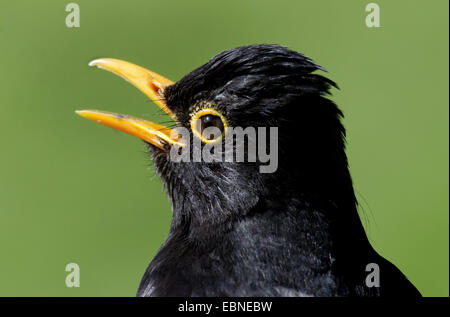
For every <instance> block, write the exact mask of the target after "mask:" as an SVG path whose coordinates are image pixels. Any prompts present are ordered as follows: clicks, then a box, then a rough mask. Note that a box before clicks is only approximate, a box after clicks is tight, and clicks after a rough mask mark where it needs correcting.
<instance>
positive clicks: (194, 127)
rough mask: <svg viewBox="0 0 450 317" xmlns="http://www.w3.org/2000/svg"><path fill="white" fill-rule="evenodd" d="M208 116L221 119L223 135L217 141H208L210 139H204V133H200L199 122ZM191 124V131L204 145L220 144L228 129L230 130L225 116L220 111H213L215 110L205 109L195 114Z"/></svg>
mask: <svg viewBox="0 0 450 317" xmlns="http://www.w3.org/2000/svg"><path fill="white" fill-rule="evenodd" d="M206 116H212V117H217V118H219V119H220V121H221V125H222V126H223V130H222V134H221V135H220V136H219V137H217V138H215V139H208V138H205V137H204V135H203V134H202V131H199V122H200V121H199V120H202V118H203V117H206ZM208 118H210V117H208ZM190 123H191V130H192V132H193V133H194V134H195V136H197V137H198V138H199V139H200V140H201V141H202V142H203V143H216V142H218V141H219V140H221V139H222V137H223V136H224V135H225V134H226V133H227V129H228V122H227V120H226V119H225V117H224V116H223V114H222V113H220V112H219V111H217V110H216V109H213V108H203V109H201V110H199V111H197V112H195V113H194V114H193V115H192V116H191V122H190ZM200 124H201V123H200Z"/></svg>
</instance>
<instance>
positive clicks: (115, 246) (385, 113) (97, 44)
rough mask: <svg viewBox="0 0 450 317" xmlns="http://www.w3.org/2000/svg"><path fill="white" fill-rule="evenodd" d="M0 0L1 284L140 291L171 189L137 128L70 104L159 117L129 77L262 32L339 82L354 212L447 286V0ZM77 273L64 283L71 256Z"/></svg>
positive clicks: (393, 249)
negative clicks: (375, 22)
mask: <svg viewBox="0 0 450 317" xmlns="http://www.w3.org/2000/svg"><path fill="white" fill-rule="evenodd" d="M69 2H70V1H39V2H38V1H5V0H1V1H0V43H1V44H0V45H1V47H0V140H1V143H0V145H1V147H0V154H1V155H0V257H1V258H0V295H3V296H15V295H20V296H134V295H135V292H136V290H137V287H138V284H139V281H140V278H141V276H142V274H143V272H144V270H145V268H146V266H147V264H148V263H149V262H150V260H151V259H152V258H153V256H154V255H155V253H156V251H157V250H158V248H159V246H160V245H161V243H162V242H163V241H164V239H165V237H166V235H167V233H168V229H169V225H170V219H171V212H170V206H169V203H168V200H167V198H166V196H165V194H164V192H163V190H162V188H161V182H160V180H159V179H158V177H157V176H155V173H154V170H153V168H152V165H151V161H150V158H149V157H148V155H147V154H146V151H145V150H144V146H143V143H142V142H141V141H139V140H138V139H135V138H132V137H130V136H128V135H125V134H123V133H120V132H117V131H113V130H112V129H108V128H105V127H102V126H100V125H98V124H94V123H93V122H91V121H88V120H86V119H83V118H81V117H79V116H76V115H75V114H74V110H76V109H83V108H87V109H89V108H91V109H92V108H93V109H100V110H108V111H115V112H119V113H127V114H132V115H136V116H139V117H142V118H146V119H149V120H153V121H157V122H158V121H159V122H161V121H164V120H166V119H165V118H163V117H161V116H159V115H157V114H158V113H159V112H158V111H157V110H156V107H155V106H154V105H153V104H152V102H151V101H149V100H147V99H146V97H145V96H144V95H143V94H142V93H140V92H139V91H138V90H136V89H135V88H134V87H133V86H131V85H129V84H128V83H126V82H125V81H123V80H122V79H120V78H118V77H116V76H114V75H112V74H110V73H107V72H104V71H100V70H94V69H92V68H89V67H88V65H87V64H88V62H89V61H90V60H92V59H94V58H98V57H115V58H120V59H125V60H128V61H131V62H134V63H136V64H138V65H142V66H145V67H147V68H149V69H152V70H154V71H156V72H159V73H161V74H163V75H165V76H167V77H168V78H171V79H173V80H178V79H180V78H181V77H182V76H183V75H184V74H186V73H187V72H189V71H190V70H192V69H194V68H196V67H198V66H200V65H201V64H203V63H204V62H206V61H207V60H208V59H209V58H211V57H212V56H213V55H215V54H217V53H219V52H220V51H222V50H224V49H228V48H232V47H235V46H239V45H245V44H254V43H278V44H281V45H286V46H289V47H290V48H292V49H294V50H297V51H300V52H303V53H304V54H306V55H307V56H309V57H311V58H312V59H314V60H315V61H316V62H318V63H319V64H321V65H323V66H324V67H326V68H327V69H328V71H329V74H328V76H329V77H330V78H331V79H333V80H335V81H336V82H337V83H338V84H339V86H340V88H341V90H334V91H333V93H334V97H333V99H334V100H335V101H336V102H337V103H338V105H339V106H340V107H341V109H343V111H344V113H345V120H344V123H345V126H346V128H347V130H348V155H349V159H350V165H351V172H352V175H353V179H354V183H355V188H356V190H357V196H358V198H359V200H360V202H361V208H360V215H361V217H362V219H363V222H364V224H365V226H366V229H367V232H368V235H369V238H370V240H371V242H372V243H373V245H374V246H375V248H376V249H377V250H378V251H379V252H380V253H381V254H382V255H384V256H385V257H386V258H388V259H389V260H391V261H392V262H393V263H395V264H396V265H397V266H398V267H399V268H400V269H401V270H402V271H403V272H404V273H405V274H406V275H407V276H408V277H409V279H410V280H411V281H412V282H413V283H414V284H415V285H416V286H417V287H418V289H419V290H420V291H421V292H422V293H423V295H427V296H448V294H449V263H448V261H449V252H448V251H449V245H448V243H449V231H448V228H449V218H448V215H449V171H448V167H449V140H448V137H449V113H448V110H449V100H448V96H449V94H448V84H449V82H448V81H449V80H448V78H449V77H448V56H449V55H448V53H449V52H448V44H449V43H448V35H449V34H448V27H449V24H448V9H449V8H448V1H447V0H435V1H425V0H422V1H376V2H377V3H378V4H379V5H380V9H381V15H380V16H381V27H380V28H368V27H366V25H365V17H366V14H367V13H366V12H365V6H366V4H367V3H369V2H370V1H368V0H367V1H340V2H338V1H332V0H330V1H313V0H310V1H285V0H283V1H280V0H277V1H273V0H271V1H262V0H252V1H238V0H232V1H170V0H164V1H162V0H158V1H155V0H152V1H98V0H96V1H87V0H78V1H76V3H78V4H79V5H80V9H81V27H80V28H72V29H71V28H67V27H66V25H65V19H66V15H67V14H68V13H67V12H66V11H65V6H66V4H67V3H69ZM70 262H76V263H78V264H79V265H80V268H81V287H80V288H67V287H66V286H65V277H66V274H67V273H66V272H65V265H66V264H67V263H70Z"/></svg>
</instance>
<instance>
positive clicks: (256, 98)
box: [78, 45, 355, 236]
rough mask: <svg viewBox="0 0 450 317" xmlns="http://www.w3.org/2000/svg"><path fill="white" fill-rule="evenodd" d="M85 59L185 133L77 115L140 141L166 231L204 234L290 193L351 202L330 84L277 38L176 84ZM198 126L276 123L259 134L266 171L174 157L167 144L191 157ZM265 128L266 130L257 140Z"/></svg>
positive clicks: (119, 118)
mask: <svg viewBox="0 0 450 317" xmlns="http://www.w3.org/2000/svg"><path fill="white" fill-rule="evenodd" d="M90 65H96V66H98V67H100V68H103V69H106V70H109V71H111V72H113V73H116V74H118V75H120V76H122V77H124V78H125V79H126V80H128V81H129V82H131V83H132V84H134V85H135V86H136V87H138V88H139V89H141V90H142V91H143V92H144V93H146V94H147V95H148V96H149V97H150V98H151V99H152V100H154V101H155V103H157V105H158V106H159V107H160V108H161V109H163V110H164V111H165V112H166V113H168V114H169V115H170V116H171V117H172V119H173V120H174V122H175V125H176V126H177V127H184V128H185V129H186V130H187V131H188V132H189V137H190V138H189V140H188V141H186V140H183V139H180V136H179V135H178V134H174V133H173V131H172V129H170V128H167V127H164V126H161V125H157V124H155V123H150V122H148V121H145V120H141V119H137V118H134V117H130V116H125V115H118V114H112V113H106V112H100V111H88V110H84V111H79V112H78V113H79V114H80V115H82V116H84V117H87V118H89V119H91V120H94V121H98V122H100V123H102V124H105V125H107V126H110V127H113V128H116V129H119V130H122V131H125V132H128V133H130V134H132V135H135V136H138V137H139V138H141V139H143V140H144V141H146V142H147V144H148V145H149V148H150V150H151V153H152V156H153V159H154V163H155V166H156V169H157V172H158V174H159V175H160V176H161V178H162V180H163V183H164V185H165V187H166V189H167V193H168V196H169V198H170V200H171V203H172V210H173V224H172V228H173V229H175V228H177V227H179V226H182V227H184V228H187V227H189V228H190V229H189V230H190V231H191V232H192V234H196V235H200V236H201V235H202V234H203V233H204V232H211V226H214V225H222V224H226V223H227V222H228V220H229V219H235V218H239V217H241V216H243V215H245V214H247V213H250V212H251V211H252V210H253V207H255V206H256V205H257V204H262V205H264V204H276V203H281V202H283V201H284V202H286V201H291V200H292V199H296V200H304V201H305V202H307V203H314V202H317V203H318V204H327V205H330V206H335V207H336V206H337V207H344V208H346V207H350V208H351V209H354V206H355V197H354V194H353V188H352V184H351V179H350V175H349V173H348V168H347V158H346V155H345V152H344V150H345V140H344V138H345V130H344V128H343V126H342V124H341V122H340V119H341V116H342V113H341V112H340V110H339V109H338V108H337V107H336V106H335V104H334V103H333V102H332V101H330V100H329V99H328V98H327V95H328V94H329V89H330V87H331V86H335V84H334V83H333V82H332V81H331V80H329V79H327V78H325V77H323V76H322V75H319V74H316V73H315V72H316V71H325V70H324V69H323V68H322V67H321V66H319V65H317V64H315V63H314V62H312V61H311V60H310V59H308V58H306V57H305V56H303V55H302V54H300V53H297V52H294V51H291V50H288V49H286V48H284V47H281V46H278V45H251V46H243V47H238V48H235V49H231V50H227V51H224V52H222V53H220V54H218V55H217V56H215V57H214V58H212V59H211V60H210V61H209V62H207V63H206V64H205V65H203V66H201V67H199V68H197V69H196V70H194V71H192V72H191V73H189V74H188V75H186V76H185V77H184V78H182V79H181V80H179V81H178V82H176V83H172V82H171V81H170V80H168V79H166V78H164V77H162V76H160V75H158V74H155V73H153V72H151V71H148V70H146V69H144V68H141V67H139V66H136V65H133V64H130V63H127V62H123V61H119V60H113V59H99V60H95V61H93V62H91V64H90ZM207 126H214V127H216V128H218V129H219V130H220V131H221V132H223V131H224V130H226V129H227V128H229V127H241V128H243V129H245V128H248V127H253V128H257V127H267V128H269V127H277V128H278V135H277V145H278V148H276V149H274V148H272V149H270V146H269V145H270V144H269V143H270V142H269V141H265V142H266V144H267V145H268V148H269V149H268V151H269V150H271V151H277V160H278V162H277V166H276V169H275V170H274V171H273V173H261V169H260V167H261V166H262V165H263V163H262V162H261V160H260V158H259V157H257V159H256V161H255V162H250V161H246V162H223V161H217V162H209V163H206V162H193V161H192V160H189V162H174V161H173V160H172V159H171V156H170V153H172V152H171V149H173V148H174V147H177V148H179V149H181V152H183V151H185V150H186V149H190V151H189V153H190V154H189V155H190V158H192V155H193V154H192V153H193V152H194V149H195V147H196V145H195V144H196V143H195V142H194V140H198V139H202V142H200V143H199V144H200V146H201V147H204V146H205V145H206V144H209V142H208V139H204V136H203V135H202V134H201V129H202V127H207ZM199 131H200V133H199ZM269 134H270V130H267V138H268V139H267V140H269ZM211 138H213V139H214V137H211ZM258 138H259V136H258ZM218 139H219V142H222V143H224V142H225V138H218ZM194 143H195V144H194ZM233 149H236V144H234V148H233ZM244 149H245V151H246V153H245V154H246V155H247V154H248V153H247V152H248V148H247V147H244ZM246 157H247V156H246ZM338 216H342V215H338ZM333 217H336V215H333ZM206 227H207V228H209V231H207V230H205V228H206Z"/></svg>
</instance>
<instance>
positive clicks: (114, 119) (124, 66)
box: [76, 58, 183, 150]
mask: <svg viewBox="0 0 450 317" xmlns="http://www.w3.org/2000/svg"><path fill="white" fill-rule="evenodd" d="M89 66H97V67H98V68H101V69H104V70H107V71H110V72H112V73H114V74H116V75H118V76H120V77H122V78H124V79H125V80H126V81H128V82H130V83H131V84H133V85H134V86H136V87H137V88H138V89H139V90H141V91H142V92H143V93H144V94H146V95H147V96H148V97H149V98H150V99H151V100H152V101H153V102H154V103H156V105H158V107H160V108H161V109H162V110H163V111H164V112H166V113H167V114H168V115H169V116H170V117H171V118H172V119H173V120H174V121H177V118H176V116H175V115H174V114H173V112H172V111H170V109H169V108H168V107H167V105H166V103H165V102H164V95H163V92H164V89H165V88H166V87H167V86H170V85H172V84H173V82H172V81H171V80H169V79H167V78H165V77H163V76H161V75H159V74H157V73H154V72H152V71H150V70H148V69H145V68H143V67H140V66H137V65H134V64H132V63H128V62H125V61H121V60H118V59H113V58H101V59H96V60H94V61H92V62H90V63H89ZM76 113H77V114H79V115H80V116H82V117H85V118H87V119H90V120H92V121H96V122H98V123H101V124H103V125H106V126H108V127H111V128H113V129H116V130H120V131H123V132H126V133H129V134H131V135H134V136H136V137H138V138H140V139H142V140H144V141H147V142H149V143H151V144H153V145H155V146H157V147H159V148H160V149H163V150H164V149H166V147H167V145H169V146H170V145H173V144H178V145H181V146H183V144H181V143H179V142H178V137H176V136H175V135H177V134H176V133H174V131H172V129H170V128H168V127H165V126H162V125H160V124H157V123H153V122H149V121H146V120H143V119H139V118H135V117H132V116H128V115H122V114H117V113H111V112H104V111H98V110H78V111H76Z"/></svg>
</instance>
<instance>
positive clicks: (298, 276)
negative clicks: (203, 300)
mask: <svg viewBox="0 0 450 317" xmlns="http://www.w3.org/2000/svg"><path fill="white" fill-rule="evenodd" d="M320 70H322V71H324V69H323V68H322V67H320V66H319V65H317V64H315V63H314V62H312V61H311V60H310V59H308V58H306V57H305V56H303V55H301V54H299V53H297V52H293V51H291V50H288V49H286V48H284V47H281V46H278V45H252V46H244V47H238V48H235V49H231V50H227V51H224V52H222V53H220V54H219V55H217V56H215V57H214V58H213V59H211V60H210V61H209V62H207V63H206V64H205V65H203V66H201V67H199V68H198V69H196V70H194V71H193V72H191V73H190V74H188V75H186V76H185V77H184V78H182V79H181V80H180V81H178V82H177V83H175V84H174V85H172V86H169V87H167V89H166V90H165V92H164V97H165V100H166V103H167V106H168V107H169V108H170V109H171V110H172V111H173V113H175V114H176V116H177V118H178V124H179V125H181V126H185V127H187V128H189V118H190V113H191V112H192V109H193V106H194V105H197V104H199V103H204V102H207V103H210V104H214V106H215V107H216V108H217V109H220V111H221V112H222V113H223V114H224V116H225V117H226V118H227V120H228V122H229V124H230V126H240V127H260V126H265V127H270V126H272V127H278V128H279V163H278V169H277V171H276V172H275V173H272V174H264V173H260V172H259V169H258V165H259V163H258V162H256V163H233V162H228V163H227V162H215V163H204V162H202V163H196V162H181V163H175V162H171V161H170V159H169V158H168V152H167V151H164V150H161V149H160V148H158V147H155V146H153V145H151V144H149V148H150V150H151V153H152V157H153V159H154V163H155V167H156V170H157V172H158V174H159V175H160V176H161V178H162V181H163V183H164V185H165V188H166V190H167V193H168V196H169V199H170V201H171V205H172V211H173V219H172V224H171V228H170V233H169V236H168V237H167V239H166V241H165V242H164V244H163V245H162V246H161V248H160V250H159V251H158V253H157V254H156V256H155V257H154V259H153V261H152V262H151V263H150V265H149V266H148V269H147V270H146V272H145V275H144V276H143V278H142V281H141V284H140V287H139V290H138V293H137V295H138V296H383V295H384V296H390V295H391V296H407V295H420V294H419V293H418V291H417V290H416V289H415V287H414V286H413V285H412V284H411V283H410V282H409V281H408V280H407V278H406V277H405V276H404V275H403V274H402V273H401V272H400V271H399V270H398V269H397V268H396V267H395V266H394V265H392V264H391V263H390V262H388V261H387V260H385V259H384V258H383V257H381V256H380V255H378V254H377V252H376V251H374V249H373V248H372V247H371V245H370V243H369V241H368V240H367V237H366V234H365V232H364V229H363V226H362V224H361V221H360V219H359V216H358V212H357V201H356V198H355V195H354V190H353V185H352V180H351V177H350V174H349V170H348V164H347V157H346V154H345V129H344V127H343V125H342V123H341V119H342V113H341V111H340V110H339V109H338V108H337V106H336V105H335V104H334V103H333V102H332V101H331V100H330V99H329V98H328V95H329V89H330V88H331V87H332V86H336V85H335V83H334V82H332V81H331V80H329V79H327V78H325V77H324V76H322V75H319V74H317V73H316V71H320ZM368 263H376V264H378V265H379V267H380V279H381V280H380V287H379V288H377V287H367V286H366V284H365V279H366V276H367V274H368V272H366V270H365V268H366V265H367V264H368Z"/></svg>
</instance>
